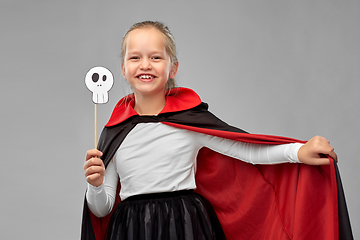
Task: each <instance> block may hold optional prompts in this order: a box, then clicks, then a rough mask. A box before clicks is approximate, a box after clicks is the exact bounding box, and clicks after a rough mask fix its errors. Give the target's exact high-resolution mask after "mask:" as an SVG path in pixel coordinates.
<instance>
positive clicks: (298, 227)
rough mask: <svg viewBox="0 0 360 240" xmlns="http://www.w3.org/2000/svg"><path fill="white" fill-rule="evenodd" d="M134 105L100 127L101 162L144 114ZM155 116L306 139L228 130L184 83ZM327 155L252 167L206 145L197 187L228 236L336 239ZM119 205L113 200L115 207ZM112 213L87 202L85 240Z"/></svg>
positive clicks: (238, 135)
mask: <svg viewBox="0 0 360 240" xmlns="http://www.w3.org/2000/svg"><path fill="white" fill-rule="evenodd" d="M133 106H134V99H133V96H128V97H126V98H124V99H122V100H120V101H119V103H118V105H117V106H116V107H115V109H114V111H113V113H112V115H111V117H110V120H109V122H108V124H107V125H106V127H105V128H104V130H103V133H102V136H101V137H100V140H99V150H101V151H103V153H104V152H105V154H104V156H103V157H104V159H103V160H104V162H105V164H107V162H108V161H109V159H111V157H112V156H111V154H112V153H111V152H113V151H114V149H115V150H116V149H117V148H118V146H119V145H120V144H121V141H122V140H123V138H125V137H126V134H127V133H128V132H129V131H131V129H132V127H133V126H135V125H136V123H137V121H143V120H138V119H141V118H143V117H139V116H138V114H137V113H136V112H135V111H134V109H133ZM145 118H146V117H145ZM149 118H152V117H149ZM154 118H157V120H156V121H160V122H162V123H164V124H168V125H171V126H175V127H179V128H184V129H188V130H192V131H197V132H201V133H205V134H210V135H214V136H219V137H223V138H229V139H233V140H238V141H242V142H249V143H258V144H285V143H292V142H303V141H299V140H296V139H291V138H286V137H279V136H269V135H258V134H248V133H245V132H244V131H242V130H240V129H236V128H234V127H231V126H229V125H227V124H226V123H224V122H222V121H221V120H219V119H217V118H216V117H215V116H213V115H212V114H211V113H209V112H208V111H207V105H206V104H204V103H201V100H200V98H199V97H198V95H197V94H196V93H195V92H193V91H192V90H190V89H186V88H177V89H174V90H172V92H171V93H170V95H169V96H167V102H166V106H165V108H164V109H163V111H162V112H161V113H160V114H159V115H158V117H154ZM119 129H120V130H119ZM124 129H125V130H124ZM126 129H128V130H126ZM123 132H124V133H123ZM114 143H116V144H114ZM329 160H330V165H327V166H309V165H305V164H294V163H286V164H276V165H251V164H248V163H245V162H242V161H239V160H237V159H233V158H230V157H227V156H224V155H221V154H219V153H216V152H214V151H212V150H210V149H207V148H203V149H201V150H200V152H199V154H198V159H197V162H198V163H197V164H198V165H197V173H196V184H197V189H196V191H197V192H198V193H200V194H201V195H203V196H204V197H205V198H206V199H208V200H209V201H210V202H211V204H212V205H213V207H214V209H215V211H216V213H217V215H218V218H219V220H220V222H221V224H222V227H223V229H224V231H225V234H226V236H227V238H228V239H274V240H275V239H276V240H281V239H339V218H338V215H339V211H338V209H339V208H338V187H339V184H338V183H337V178H336V174H335V167H336V165H334V161H332V159H331V158H329ZM117 197H118V195H117ZM119 202H120V199H119V197H118V199H117V200H116V203H115V204H118V203H119ZM114 208H115V207H114ZM345 210H346V209H345ZM110 215H111V214H109V215H108V216H107V217H105V218H97V217H95V216H94V215H93V214H92V213H91V212H90V211H89V210H88V209H87V206H86V201H85V208H84V217H83V230H82V239H95V238H92V236H93V235H94V236H96V239H102V238H103V235H104V232H105V230H106V225H107V222H108V219H109V216H110ZM90 219H91V221H90ZM84 222H85V223H84ZM89 222H90V223H89Z"/></svg>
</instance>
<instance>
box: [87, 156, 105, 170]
mask: <svg viewBox="0 0 360 240" xmlns="http://www.w3.org/2000/svg"><path fill="white" fill-rule="evenodd" d="M91 166H101V167H104V163H103V161H102V160H101V159H100V158H96V157H93V158H90V159H89V160H87V161H86V162H85V163H84V170H86V169H87V168H89V167H91Z"/></svg>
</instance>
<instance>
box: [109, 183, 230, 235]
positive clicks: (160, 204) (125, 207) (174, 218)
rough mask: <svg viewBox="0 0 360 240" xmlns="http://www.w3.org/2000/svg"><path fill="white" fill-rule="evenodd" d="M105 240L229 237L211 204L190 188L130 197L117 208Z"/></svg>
mask: <svg viewBox="0 0 360 240" xmlns="http://www.w3.org/2000/svg"><path fill="white" fill-rule="evenodd" d="M105 239H111V240H115V239H116V240H119V239H121V240H126V239H128V240H135V239H136V240H185V239H186V240H191V239H194V240H212V239H214V240H215V239H216V240H218V239H226V238H225V234H224V232H223V230H222V228H221V225H220V222H219V220H218V218H217V216H216V213H215V211H214V209H213V208H212V206H211V204H210V203H209V202H208V201H207V200H206V199H205V198H204V197H202V196H201V195H200V194H197V193H194V192H193V191H191V190H185V191H177V192H169V193H155V194H145V195H139V196H133V197H130V198H128V199H126V200H124V201H122V202H121V203H120V204H118V205H117V207H116V208H115V210H114V212H113V215H112V217H111V219H110V222H109V224H108V229H107V233H106V237H105Z"/></svg>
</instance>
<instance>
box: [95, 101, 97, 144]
mask: <svg viewBox="0 0 360 240" xmlns="http://www.w3.org/2000/svg"><path fill="white" fill-rule="evenodd" d="M96 125H97V123H96V103H95V149H97V136H96V133H97V129H96Z"/></svg>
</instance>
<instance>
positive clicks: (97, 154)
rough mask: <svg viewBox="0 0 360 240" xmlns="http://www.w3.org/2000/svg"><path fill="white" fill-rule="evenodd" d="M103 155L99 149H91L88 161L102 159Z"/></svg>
mask: <svg viewBox="0 0 360 240" xmlns="http://www.w3.org/2000/svg"><path fill="white" fill-rule="evenodd" d="M102 155H103V153H102V152H101V151H99V150H97V149H91V150H88V151H87V152H86V161H87V160H89V159H91V158H93V157H101V156H102Z"/></svg>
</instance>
